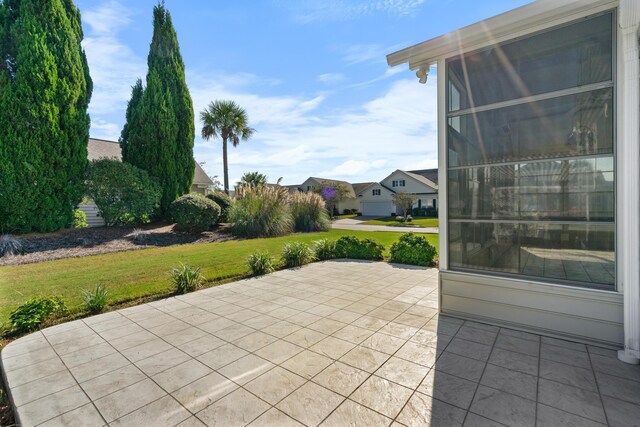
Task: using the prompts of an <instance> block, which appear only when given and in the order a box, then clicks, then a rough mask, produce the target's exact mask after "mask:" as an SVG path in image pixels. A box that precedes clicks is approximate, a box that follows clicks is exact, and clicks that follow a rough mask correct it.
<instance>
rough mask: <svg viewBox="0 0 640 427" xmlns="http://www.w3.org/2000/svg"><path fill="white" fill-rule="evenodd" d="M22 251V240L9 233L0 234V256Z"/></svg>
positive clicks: (16, 253)
mask: <svg viewBox="0 0 640 427" xmlns="http://www.w3.org/2000/svg"><path fill="white" fill-rule="evenodd" d="M21 253H22V242H21V241H20V240H19V239H16V238H15V237H13V236H12V235H11V234H3V235H2V236H0V258H2V257H3V256H11V255H18V254H21Z"/></svg>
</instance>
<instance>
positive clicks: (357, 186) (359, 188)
mask: <svg viewBox="0 0 640 427" xmlns="http://www.w3.org/2000/svg"><path fill="white" fill-rule="evenodd" d="M371 184H375V183H374V182H356V183H354V184H352V186H353V192H354V193H355V194H356V196H359V195H360V194H362V192H363V191H364V190H366V189H367V187H369V186H370V185H371Z"/></svg>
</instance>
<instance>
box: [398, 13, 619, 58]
mask: <svg viewBox="0 0 640 427" xmlns="http://www.w3.org/2000/svg"><path fill="white" fill-rule="evenodd" d="M617 6H618V0H562V1H559V0H538V1H536V2H534V3H530V4H527V5H525V6H522V7H519V8H517V9H514V10H511V11H508V12H505V13H502V14H500V15H496V16H494V17H492V18H489V19H485V20H484V21H480V22H477V23H475V24H472V25H469V26H467V27H464V28H461V29H459V30H456V31H453V32H450V33H447V34H444V35H442V36H439V37H436V38H434V39H431V40H427V41H425V42H422V43H419V44H416V45H413V46H410V47H407V48H405V49H402V50H400V51H397V52H394V53H391V54H389V55H387V63H388V64H389V65H390V66H392V67H394V66H396V65H400V64H404V63H408V64H409V68H410V69H411V70H415V69H417V68H420V67H424V66H430V65H434V64H436V62H437V61H438V59H441V58H448V57H450V56H453V55H455V54H459V53H462V52H469V51H473V50H476V49H480V48H483V47H486V46H490V45H493V44H497V43H501V42H504V41H506V40H509V39H512V38H516V37H520V36H523V35H525V34H528V33H533V32H536V31H541V30H544V29H545V28H550V27H553V26H556V25H561V24H563V23H566V22H570V21H573V20H575V19H579V18H581V17H584V16H588V15H591V14H595V13H599V12H603V11H605V10H609V9H613V8H615V7H617Z"/></svg>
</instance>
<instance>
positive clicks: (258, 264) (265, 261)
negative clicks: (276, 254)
mask: <svg viewBox="0 0 640 427" xmlns="http://www.w3.org/2000/svg"><path fill="white" fill-rule="evenodd" d="M274 264H275V260H274V259H273V257H272V256H271V255H270V254H269V252H267V251H264V252H261V251H256V252H254V253H252V254H251V255H249V258H248V259H247V265H248V266H249V269H250V270H251V273H252V274H253V275H254V276H262V275H263V274H269V273H273V272H274V271H275V269H276V268H275V265H274Z"/></svg>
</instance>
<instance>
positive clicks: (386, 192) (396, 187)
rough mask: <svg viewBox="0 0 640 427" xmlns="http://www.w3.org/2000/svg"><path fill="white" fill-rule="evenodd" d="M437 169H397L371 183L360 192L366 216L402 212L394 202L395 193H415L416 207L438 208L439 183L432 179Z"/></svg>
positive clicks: (361, 203) (359, 195) (362, 207)
mask: <svg viewBox="0 0 640 427" xmlns="http://www.w3.org/2000/svg"><path fill="white" fill-rule="evenodd" d="M434 171H435V174H437V172H438V170H437V169H425V170H421V171H403V170H400V169H398V170H396V171H394V172H392V173H391V174H390V175H389V176H387V177H386V178H384V179H383V180H382V181H380V182H375V183H372V184H370V185H369V186H368V187H366V188H364V189H363V190H362V191H361V192H359V193H358V197H359V199H360V211H361V212H362V215H364V216H389V215H391V214H401V213H402V212H401V211H400V210H399V208H398V207H396V206H395V204H394V203H393V194H394V193H408V194H415V195H416V196H417V197H418V198H417V200H416V202H415V204H414V205H413V207H414V208H428V207H432V208H434V209H437V208H438V184H437V180H436V181H435V182H433V181H432V180H431V179H429V178H427V176H429V177H430V178H433V175H434Z"/></svg>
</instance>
